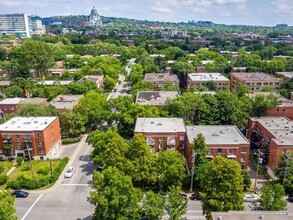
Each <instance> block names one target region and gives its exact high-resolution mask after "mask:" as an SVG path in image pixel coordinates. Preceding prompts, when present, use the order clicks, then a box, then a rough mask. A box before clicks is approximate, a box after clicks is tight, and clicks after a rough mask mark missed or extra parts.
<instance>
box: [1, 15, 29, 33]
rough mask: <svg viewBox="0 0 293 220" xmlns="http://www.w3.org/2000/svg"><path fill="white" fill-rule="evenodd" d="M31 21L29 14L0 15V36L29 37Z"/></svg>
mask: <svg viewBox="0 0 293 220" xmlns="http://www.w3.org/2000/svg"><path fill="white" fill-rule="evenodd" d="M31 34H32V19H31V15H29V14H0V35H16V36H18V37H31Z"/></svg>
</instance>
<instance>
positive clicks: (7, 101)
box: [0, 97, 24, 105]
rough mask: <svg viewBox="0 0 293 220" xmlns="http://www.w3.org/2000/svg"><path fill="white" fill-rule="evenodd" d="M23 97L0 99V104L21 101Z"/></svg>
mask: <svg viewBox="0 0 293 220" xmlns="http://www.w3.org/2000/svg"><path fill="white" fill-rule="evenodd" d="M23 100H24V98H18V97H16V98H7V99H3V100H2V101H0V105H16V104H19V103H20V102H22V101H23Z"/></svg>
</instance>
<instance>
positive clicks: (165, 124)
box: [134, 118, 186, 133]
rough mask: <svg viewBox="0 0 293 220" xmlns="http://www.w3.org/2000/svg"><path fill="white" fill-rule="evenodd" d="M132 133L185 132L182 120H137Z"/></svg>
mask: <svg viewBox="0 0 293 220" xmlns="http://www.w3.org/2000/svg"><path fill="white" fill-rule="evenodd" d="M134 132H142V133H144V132H147V133H174V132H186V129H185V123H184V121H183V118H137V119H136V124H135V129H134Z"/></svg>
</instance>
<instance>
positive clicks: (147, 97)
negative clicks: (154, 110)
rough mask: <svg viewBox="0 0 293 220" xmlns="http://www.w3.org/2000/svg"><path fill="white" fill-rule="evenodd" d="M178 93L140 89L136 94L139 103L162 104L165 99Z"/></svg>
mask: <svg viewBox="0 0 293 220" xmlns="http://www.w3.org/2000/svg"><path fill="white" fill-rule="evenodd" d="M178 95H179V93H178V92H177V91H140V92H138V93H137V96H136V103H137V104H139V105H164V104H165V102H166V101H167V99H174V98H176V97H177V96H178Z"/></svg>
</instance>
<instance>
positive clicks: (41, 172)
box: [37, 166, 50, 176]
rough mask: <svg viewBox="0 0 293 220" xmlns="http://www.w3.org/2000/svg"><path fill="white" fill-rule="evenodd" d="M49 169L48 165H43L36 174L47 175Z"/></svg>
mask: <svg viewBox="0 0 293 220" xmlns="http://www.w3.org/2000/svg"><path fill="white" fill-rule="evenodd" d="M49 170H50V168H49V167H48V166H44V167H41V168H40V169H39V170H38V171H37V173H38V174H41V175H43V176H47V175H48V173H49Z"/></svg>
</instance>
